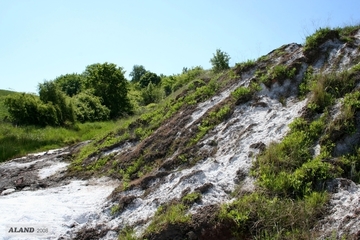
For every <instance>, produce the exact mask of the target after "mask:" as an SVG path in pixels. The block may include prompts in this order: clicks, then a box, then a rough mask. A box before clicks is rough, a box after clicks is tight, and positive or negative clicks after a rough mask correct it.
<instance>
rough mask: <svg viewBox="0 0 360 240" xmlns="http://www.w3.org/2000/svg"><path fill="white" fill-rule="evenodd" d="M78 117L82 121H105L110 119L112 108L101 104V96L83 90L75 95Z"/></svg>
mask: <svg viewBox="0 0 360 240" xmlns="http://www.w3.org/2000/svg"><path fill="white" fill-rule="evenodd" d="M74 103H75V104H74V105H75V114H76V119H77V120H78V121H80V122H86V121H90V122H94V121H104V120H108V119H109V115H110V110H109V109H108V108H107V107H105V106H104V105H102V104H101V99H100V97H96V96H94V95H92V94H91V93H90V92H89V91H83V92H81V93H79V94H78V95H76V96H74Z"/></svg>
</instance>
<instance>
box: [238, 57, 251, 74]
mask: <svg viewBox="0 0 360 240" xmlns="http://www.w3.org/2000/svg"><path fill="white" fill-rule="evenodd" d="M255 65H256V61H255V60H250V59H249V60H247V61H246V62H241V63H236V65H235V69H236V70H237V72H242V71H246V70H248V69H250V68H252V67H254V66H255Z"/></svg>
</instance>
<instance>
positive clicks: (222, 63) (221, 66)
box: [210, 49, 230, 72]
mask: <svg viewBox="0 0 360 240" xmlns="http://www.w3.org/2000/svg"><path fill="white" fill-rule="evenodd" d="M229 60H230V56H229V54H227V53H226V52H223V51H221V50H220V49H216V53H215V54H214V55H213V57H212V58H211V59H210V63H211V65H212V66H213V67H212V69H213V71H214V72H221V71H223V70H226V69H229V68H230V67H229Z"/></svg>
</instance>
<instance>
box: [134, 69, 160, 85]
mask: <svg viewBox="0 0 360 240" xmlns="http://www.w3.org/2000/svg"><path fill="white" fill-rule="evenodd" d="M160 82H161V78H160V77H159V76H158V75H157V74H156V73H153V72H149V71H147V72H146V73H145V74H144V75H142V76H141V78H140V81H139V84H140V87H141V88H145V87H147V86H148V85H149V83H152V84H154V85H158V84H159V83H160Z"/></svg>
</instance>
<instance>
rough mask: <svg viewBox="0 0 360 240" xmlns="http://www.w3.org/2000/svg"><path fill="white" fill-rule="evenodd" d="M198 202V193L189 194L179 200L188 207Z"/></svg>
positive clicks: (199, 194) (199, 196)
mask: <svg viewBox="0 0 360 240" xmlns="http://www.w3.org/2000/svg"><path fill="white" fill-rule="evenodd" d="M200 200H201V193H199V192H192V193H189V194H187V195H185V196H184V197H183V198H182V199H181V201H182V202H183V203H184V204H185V205H188V206H191V205H192V204H194V203H195V202H198V201H200Z"/></svg>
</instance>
